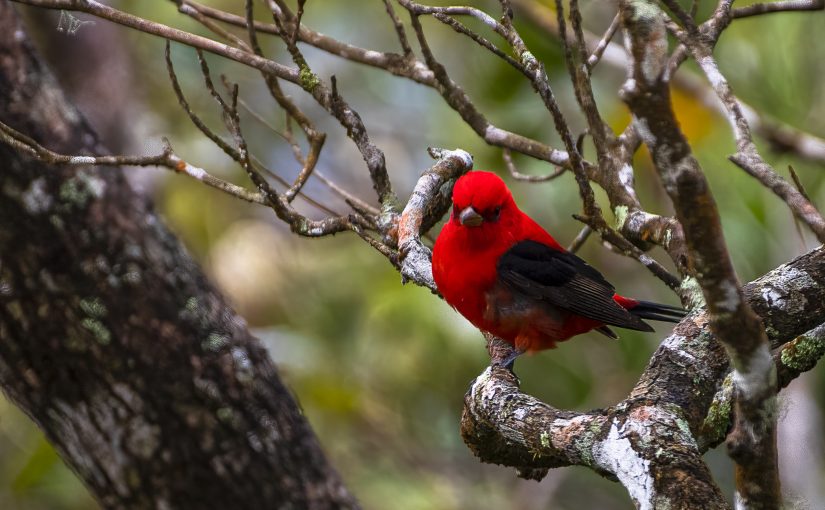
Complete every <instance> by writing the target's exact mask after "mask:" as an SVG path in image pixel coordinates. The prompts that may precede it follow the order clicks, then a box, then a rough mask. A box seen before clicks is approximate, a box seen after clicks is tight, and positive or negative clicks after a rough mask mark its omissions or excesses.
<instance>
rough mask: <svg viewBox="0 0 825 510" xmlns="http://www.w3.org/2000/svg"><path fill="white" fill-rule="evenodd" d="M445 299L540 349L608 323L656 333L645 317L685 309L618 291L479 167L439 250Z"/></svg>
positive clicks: (436, 258)
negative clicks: (638, 298) (557, 240)
mask: <svg viewBox="0 0 825 510" xmlns="http://www.w3.org/2000/svg"><path fill="white" fill-rule="evenodd" d="M433 277H434V278H435V282H436V285H438V289H439V291H440V292H441V294H442V295H443V296H444V299H445V300H446V301H447V303H449V304H450V305H452V307H453V308H455V309H456V310H457V311H458V312H459V313H461V315H463V316H464V317H466V318H467V319H468V320H469V321H470V322H471V323H473V324H474V325H475V326H476V327H478V328H479V329H481V330H483V331H487V332H489V333H492V334H493V335H496V336H498V337H500V338H502V339H503V340H506V341H507V342H509V343H510V344H512V345H513V346H514V347H515V348H516V350H517V351H520V352H524V351H538V350H542V349H550V348H553V347H555V345H556V342H561V341H564V340H567V339H568V338H570V337H573V336H575V335H578V334H581V333H585V332H587V331H590V330H593V329H598V330H599V331H600V332H601V333H604V334H606V335H608V336H612V337H615V334H614V333H613V332H612V331H611V330H610V329H609V328H608V327H607V326H618V327H623V328H630V329H637V330H641V331H652V328H651V327H650V326H649V325H648V324H647V323H645V322H644V321H642V320H641V319H642V318H648V319H654V320H666V321H670V322H677V321H678V319H680V318H681V317H682V316H683V315H684V311H683V310H681V309H679V308H676V307H670V306H667V305H659V304H656V303H649V302H646V301H637V300H635V299H630V298H626V297H623V296H620V295H618V294H616V293H615V292H614V290H613V286H612V285H610V283H609V282H607V280H605V279H604V277H603V276H602V275H601V274H600V273H599V272H598V271H596V270H595V269H594V268H592V267H591V266H589V265H587V264H586V263H585V262H584V261H583V260H582V259H580V258H579V257H577V256H576V255H574V254H572V253H570V252H567V251H566V250H565V249H564V248H562V247H561V245H559V243H558V242H556V240H555V239H553V237H552V236H551V235H550V234H549V233H547V231H546V230H544V229H543V228H542V227H541V226H539V225H538V224H537V223H536V222H535V221H533V220H532V219H531V218H530V217H529V216H527V215H526V214H524V213H523V212H521V210H519V208H518V206H517V205H516V203H515V201H514V200H513V196H512V194H511V193H510V190H509V189H507V186H506V185H505V184H504V181H503V180H501V178H499V177H498V176H496V175H495V174H493V173H490V172H481V171H475V172H470V173H468V174H466V175H464V176H462V177H461V178H460V179H459V180H458V182H456V184H455V187H454V189H453V213H452V215H451V217H450V220H449V221H448V222H447V224H446V225H444V228H443V229H442V230H441V234H440V235H439V236H438V239H437V240H436V243H435V247H434V248H433Z"/></svg>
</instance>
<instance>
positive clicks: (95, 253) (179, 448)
mask: <svg viewBox="0 0 825 510" xmlns="http://www.w3.org/2000/svg"><path fill="white" fill-rule="evenodd" d="M111 107H116V105H111ZM0 120H2V121H3V122H4V123H7V124H9V125H11V126H12V127H14V128H16V129H18V130H20V131H21V132H24V133H27V134H29V135H30V136H32V137H33V138H34V139H36V140H37V141H38V142H40V143H42V144H44V145H45V146H47V147H49V148H51V149H53V150H56V151H59V152H63V153H71V154H79V153H89V154H91V153H95V154H100V153H102V152H103V151H104V149H103V148H102V147H101V146H100V145H99V144H98V143H97V141H96V137H95V135H94V134H93V133H92V132H91V130H90V129H89V127H88V125H87V124H86V122H85V121H84V119H83V117H82V116H81V115H80V114H79V113H78V112H77V111H76V110H75V109H74V108H73V107H72V106H71V105H70V104H68V103H67V101H66V99H65V97H64V96H63V94H62V93H61V91H60V89H59V87H58V86H57V84H56V83H55V81H54V79H53V78H52V77H51V75H50V74H49V73H48V72H47V70H46V69H45V68H44V66H43V64H42V62H41V61H40V60H39V59H38V58H37V56H36V55H35V54H34V52H33V50H32V47H31V45H30V44H29V43H28V41H27V39H26V36H25V33H24V31H23V28H22V26H21V25H20V22H19V20H18V19H17V16H16V15H15V13H14V11H13V9H12V8H11V6H10V5H9V3H8V2H6V1H5V0H0ZM273 291H274V292H275V291H277V289H273ZM0 385H1V386H2V388H3V390H4V392H5V393H6V394H7V395H8V396H9V397H10V398H11V399H12V400H13V401H14V402H15V403H16V404H17V405H19V406H20V407H21V408H22V409H23V410H24V411H25V412H26V413H27V414H28V415H29V416H30V417H31V418H32V419H33V420H34V421H35V422H36V423H37V424H38V425H39V426H40V427H41V428H42V429H43V430H44V431H45V433H46V435H47V436H48V438H49V439H50V440H51V441H52V442H53V443H54V445H55V446H56V447H57V449H58V450H59V451H60V452H61V454H62V456H63V458H64V459H65V460H66V462H68V463H69V464H70V465H71V466H72V468H73V469H74V470H75V471H76V472H77V473H78V475H79V476H80V477H81V478H82V479H83V480H84V481H85V482H86V484H87V485H88V487H89V488H90V490H91V491H92V492H93V494H94V495H95V496H96V497H97V498H98V500H99V501H100V502H101V504H102V505H103V506H104V507H106V508H198V509H203V508H221V509H226V508H302V509H303V508H354V507H356V506H357V504H356V503H355V501H354V499H353V498H352V496H350V494H349V493H348V492H347V490H346V489H345V487H344V486H343V484H342V482H341V480H340V478H339V476H338V475H337V473H336V472H335V471H334V470H333V469H332V467H330V465H329V464H328V462H327V460H326V458H325V457H324V455H323V453H322V452H321V449H320V447H319V445H318V442H317V439H316V437H315V436H314V434H313V432H312V430H311V429H310V427H309V425H308V424H307V422H306V420H305V419H304V417H303V416H302V415H301V414H300V411H299V409H298V407H297V405H296V403H295V401H294V400H293V398H292V397H291V395H290V393H289V391H288V390H287V389H286V388H285V387H284V385H283V383H282V382H281V381H280V380H279V378H278V375H277V373H276V370H275V367H274V366H273V364H272V362H271V361H270V360H269V358H268V357H267V353H266V352H265V350H264V349H263V348H262V346H261V345H260V344H259V343H258V342H257V341H256V340H255V339H254V338H252V337H251V336H250V334H249V331H248V330H247V328H246V326H245V324H244V321H243V320H242V319H241V318H240V317H238V316H237V315H236V314H235V313H234V312H233V311H232V310H231V309H230V308H229V307H228V306H227V304H226V303H225V301H224V299H223V298H222V297H221V296H220V295H219V294H218V293H217V292H216V290H215V289H214V288H213V287H212V286H211V285H210V284H209V282H207V280H206V279H205V277H204V275H203V273H202V272H201V270H200V269H199V268H198V266H197V265H196V264H195V263H194V262H193V261H192V260H191V259H190V257H189V256H188V255H187V254H186V253H185V251H184V249H183V248H182V247H181V245H180V243H179V242H178V241H177V240H176V239H175V238H174V236H172V235H171V234H170V233H169V231H168V230H167V229H166V228H165V227H164V225H163V224H162V222H161V221H160V220H159V219H158V217H157V216H156V214H155V213H154V211H153V210H152V208H151V206H150V204H149V203H148V202H147V200H146V199H145V198H144V197H142V196H140V195H138V194H136V193H135V192H134V191H133V190H132V189H131V188H130V186H129V185H128V183H127V182H126V180H125V179H124V177H123V174H122V172H121V171H120V170H117V169H105V168H104V169H91V168H84V169H81V170H75V169H72V168H61V167H51V166H45V165H42V164H40V163H37V162H35V161H33V160H31V159H30V158H28V157H24V156H22V155H21V153H19V152H17V151H15V150H12V149H11V148H10V147H8V146H5V145H0Z"/></svg>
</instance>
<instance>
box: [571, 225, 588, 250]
mask: <svg viewBox="0 0 825 510" xmlns="http://www.w3.org/2000/svg"><path fill="white" fill-rule="evenodd" d="M592 233H593V229H592V228H590V225H585V226H584V227H582V229H581V230H580V231H579V233H578V235H576V237H575V239H573V241H571V242H570V246H568V247H567V251H569V252H570V253H576V252H577V251H579V249H581V247H582V246H584V243H585V242H586V241H587V238H588V237H590V234H592Z"/></svg>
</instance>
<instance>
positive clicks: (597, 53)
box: [587, 13, 620, 69]
mask: <svg viewBox="0 0 825 510" xmlns="http://www.w3.org/2000/svg"><path fill="white" fill-rule="evenodd" d="M619 25H620V24H619V15H618V13H617V14H616V16H614V17H613V21H611V22H610V26H608V27H607V30H605V32H604V36H602V38H601V40H599V43H598V44H597V45H596V47H595V48H594V49H593V53H591V54H590V56H589V57H588V58H587V68H588V69H593V68H594V67H596V64H598V63H599V61H600V60H601V59H602V55H604V51H605V50H606V49H607V46H608V45H609V44H610V40H611V39H613V36H614V35H616V30H618V29H619Z"/></svg>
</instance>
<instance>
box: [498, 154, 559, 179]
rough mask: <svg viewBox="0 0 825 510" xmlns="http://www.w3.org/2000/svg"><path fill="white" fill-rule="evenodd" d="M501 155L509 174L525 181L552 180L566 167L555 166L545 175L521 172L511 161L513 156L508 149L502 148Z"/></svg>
mask: <svg viewBox="0 0 825 510" xmlns="http://www.w3.org/2000/svg"><path fill="white" fill-rule="evenodd" d="M501 157H502V159H503V160H504V166H505V167H507V171H508V172H510V176H511V177H512V178H513V179H516V180H518V181H525V182H546V181H552V180H553V179H555V178H556V177H558V176H560V175H562V174H563V173H564V172H565V171H566V170H567V169H566V168H564V167H563V166H560V167H557V168H556V169H555V170H554V171H552V172H550V173H549V174H546V175H527V174H523V173H521V172H519V171H518V169H517V168H516V164H515V163H514V162H513V156H512V154H511V153H510V149H508V148H506V147H505V148H504V149H502V151H501Z"/></svg>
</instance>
